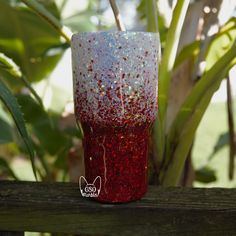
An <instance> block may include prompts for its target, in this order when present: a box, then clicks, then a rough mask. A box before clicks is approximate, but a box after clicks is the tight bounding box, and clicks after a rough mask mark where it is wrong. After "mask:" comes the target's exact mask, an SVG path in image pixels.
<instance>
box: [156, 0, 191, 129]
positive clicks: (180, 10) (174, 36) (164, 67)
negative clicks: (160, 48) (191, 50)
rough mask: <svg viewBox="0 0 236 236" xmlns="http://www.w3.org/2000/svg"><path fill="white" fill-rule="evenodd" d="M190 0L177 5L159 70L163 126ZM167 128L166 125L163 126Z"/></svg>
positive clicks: (160, 108)
mask: <svg viewBox="0 0 236 236" xmlns="http://www.w3.org/2000/svg"><path fill="white" fill-rule="evenodd" d="M189 2H190V0H179V1H177V3H176V6H175V9H174V12H173V17H172V20H171V24H170V28H169V30H168V33H167V38H166V45H165V50H164V54H163V57H162V61H161V64H160V70H159V90H158V100H159V117H160V119H159V120H160V121H159V122H161V124H160V125H162V123H163V121H164V119H165V113H166V108H167V100H168V99H167V98H168V95H169V87H170V81H171V73H172V70H173V68H174V63H175V58H176V54H177V48H178V44H179V40H180V34H181V30H182V26H183V23H184V19H185V16H186V13H187V9H188V5H189ZM163 126H165V124H163Z"/></svg>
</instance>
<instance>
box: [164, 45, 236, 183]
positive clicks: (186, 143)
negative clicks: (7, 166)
mask: <svg viewBox="0 0 236 236" xmlns="http://www.w3.org/2000/svg"><path fill="white" fill-rule="evenodd" d="M235 56H236V42H235V43H234V44H233V46H232V47H231V49H230V50H229V51H228V52H227V53H225V55H223V56H222V57H221V59H220V60H219V61H218V62H216V63H215V64H214V66H213V67H212V68H211V69H210V70H209V71H208V72H206V73H205V74H204V75H203V77H202V78H201V80H199V81H198V83H197V84H196V85H195V86H194V88H193V89H192V91H191V94H190V95H189V96H188V97H187V98H186V100H185V102H184V103H183V105H182V106H181V108H180V111H179V112H178V114H177V116H176V118H175V120H174V122H173V124H172V126H171V128H170V131H169V133H168V136H167V144H166V145H167V146H166V156H165V164H164V166H163V169H162V173H161V175H160V176H161V177H160V178H161V181H162V182H163V184H164V185H168V186H169V185H175V184H177V182H178V180H179V177H180V175H181V171H182V168H183V165H184V162H185V159H186V156H187V153H188V151H189V148H190V146H191V145H192V141H193V137H194V134H195V132H196V129H197V127H198V125H199V123H200V120H201V118H202V116H203V114H204V112H205V110H206V108H207V106H208V105H209V103H210V100H211V97H212V96H213V94H214V92H215V91H216V90H217V89H218V88H219V86H220V83H221V81H222V79H223V78H224V76H225V75H226V73H227V72H228V70H229V69H230V64H231V61H232V60H233V59H234V58H235Z"/></svg>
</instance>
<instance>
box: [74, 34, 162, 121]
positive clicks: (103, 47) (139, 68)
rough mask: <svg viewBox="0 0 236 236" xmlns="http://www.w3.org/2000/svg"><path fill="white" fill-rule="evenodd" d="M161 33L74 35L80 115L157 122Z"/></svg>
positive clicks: (104, 119) (76, 91) (75, 75)
mask: <svg viewBox="0 0 236 236" xmlns="http://www.w3.org/2000/svg"><path fill="white" fill-rule="evenodd" d="M158 49H159V38H158V35H157V34H155V33H144V32H97V33H79V34H75V35H73V37H72V62H73V78H74V93H75V96H74V99H75V111H76V116H77V117H79V119H80V120H81V121H90V122H96V123H104V124H109V123H112V124H116V125H122V124H124V122H126V123H127V122H128V123H133V124H136V123H143V122H146V121H153V120H154V119H155V117H156V112H157V74H158V65H157V60H158V58H159V56H158V53H159V52H158Z"/></svg>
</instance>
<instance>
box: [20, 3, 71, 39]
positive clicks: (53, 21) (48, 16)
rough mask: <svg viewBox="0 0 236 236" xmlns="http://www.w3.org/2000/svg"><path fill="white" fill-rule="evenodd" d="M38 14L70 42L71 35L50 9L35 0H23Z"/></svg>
mask: <svg viewBox="0 0 236 236" xmlns="http://www.w3.org/2000/svg"><path fill="white" fill-rule="evenodd" d="M21 1H22V2H24V3H25V4H26V5H27V6H28V7H30V8H31V9H32V10H34V11H35V12H36V13H37V14H38V15H40V16H41V17H42V18H43V19H45V20H46V21H47V22H48V23H49V24H50V25H51V26H52V27H53V28H54V29H55V30H56V31H57V32H58V33H59V34H60V35H61V36H62V37H64V39H65V40H66V41H67V42H68V43H70V36H68V35H67V33H66V32H65V31H64V30H63V27H62V24H61V22H60V20H59V19H57V18H56V17H55V16H54V15H53V14H52V13H51V12H50V11H48V10H47V8H45V7H44V6H43V5H42V4H40V3H38V2H37V1H35V0H21Z"/></svg>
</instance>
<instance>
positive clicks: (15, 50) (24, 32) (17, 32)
mask: <svg viewBox="0 0 236 236" xmlns="http://www.w3.org/2000/svg"><path fill="white" fill-rule="evenodd" d="M41 2H42V3H44V5H45V7H46V8H47V9H48V10H49V11H50V12H53V13H54V14H55V15H57V16H58V17H59V13H58V11H57V8H56V5H55V4H54V3H53V1H46V0H44V1H41ZM11 3H12V1H8V0H1V1H0V29H1V30H0V52H2V53H4V54H5V55H6V56H7V57H8V58H11V59H12V60H13V61H14V63H15V64H17V65H18V66H19V67H20V69H21V71H22V74H24V75H25V76H26V77H27V78H28V80H29V81H30V82H33V81H39V80H41V79H43V78H45V77H46V76H47V75H48V74H49V73H50V72H51V71H52V69H53V68H54V67H55V65H56V64H57V62H58V61H59V59H60V57H61V55H62V54H60V55H55V56H47V57H42V55H43V53H44V52H45V51H46V49H48V48H50V47H52V46H53V45H58V44H60V43H61V41H60V36H59V35H58V33H57V32H55V31H54V30H53V29H52V28H51V26H50V25H49V24H48V23H47V22H45V21H44V20H43V19H41V18H40V17H39V16H37V15H36V14H35V13H34V12H32V11H31V10H30V9H29V8H27V7H24V6H22V4H19V3H17V2H16V3H15V4H11ZM0 74H2V73H1V72H0ZM2 75H3V74H2ZM4 79H6V78H4Z"/></svg>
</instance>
